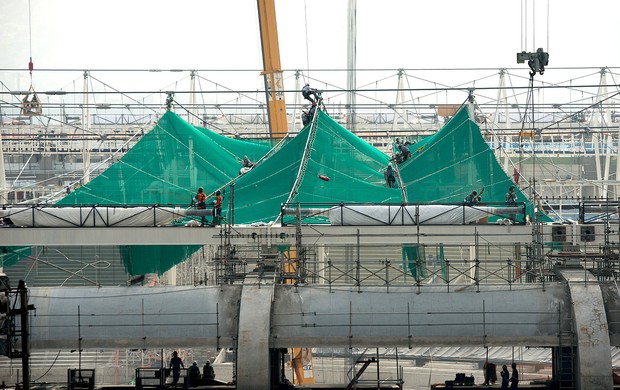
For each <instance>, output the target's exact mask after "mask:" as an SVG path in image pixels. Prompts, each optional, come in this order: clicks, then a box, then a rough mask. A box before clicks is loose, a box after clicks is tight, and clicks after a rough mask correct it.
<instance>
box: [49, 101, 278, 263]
mask: <svg viewBox="0 0 620 390" xmlns="http://www.w3.org/2000/svg"><path fill="white" fill-rule="evenodd" d="M270 148H271V147H270V146H269V145H266V144H264V143H256V142H251V141H246V140H238V139H231V138H228V137H225V136H222V135H219V134H216V133H214V132H212V131H210V130H207V129H204V128H197V127H194V126H191V125H190V124H188V123H187V122H185V121H184V120H183V119H181V118H180V117H179V116H178V115H176V114H175V113H173V112H170V111H169V112H166V113H165V114H164V115H163V116H162V117H161V118H160V119H159V121H158V122H157V124H156V125H155V126H154V127H153V129H152V130H151V131H149V132H148V133H146V134H145V135H144V136H143V137H142V139H141V140H140V141H139V142H137V143H136V145H135V146H134V147H132V148H131V149H130V150H129V151H128V152H127V153H126V154H125V155H124V156H123V157H122V158H121V159H120V160H118V161H116V162H115V163H114V164H113V165H112V166H110V167H109V168H108V169H106V170H105V172H103V173H102V174H101V175H99V176H97V177H96V178H94V179H93V180H92V181H90V182H89V183H86V184H85V185H83V186H81V187H79V188H77V189H76V190H75V191H73V192H72V193H71V194H69V195H67V196H66V197H65V198H64V199H62V200H60V201H59V202H58V204H59V205H92V204H100V205H119V204H121V205H139V204H140V205H144V204H146V205H152V204H164V205H165V204H172V205H180V206H189V205H190V204H191V200H192V197H193V196H194V195H195V193H196V190H197V188H198V187H201V186H202V187H204V189H205V192H206V193H207V194H211V193H213V192H214V191H215V190H217V189H219V188H220V187H221V186H222V185H224V184H225V183H227V182H229V181H230V180H231V179H233V178H235V177H237V175H238V174H239V170H240V168H241V161H242V160H243V157H244V156H247V157H248V158H249V159H250V160H253V161H256V160H258V159H259V158H261V157H262V156H263V155H265V154H266V153H267V152H268V151H269V150H270ZM199 248H200V246H197V245H193V246H184V245H183V246H181V245H179V246H166V245H159V246H126V247H122V248H121V253H122V254H123V262H124V264H125V267H126V269H127V271H128V272H129V273H130V274H132V275H139V274H144V273H151V272H154V273H159V274H161V273H163V272H165V271H167V270H168V269H170V268H171V267H173V266H174V265H176V264H178V263H180V262H181V261H183V260H185V259H187V258H188V257H189V256H190V255H191V254H192V253H193V252H195V251H197V250H198V249H199Z"/></svg>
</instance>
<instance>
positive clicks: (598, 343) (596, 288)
mask: <svg viewBox="0 0 620 390" xmlns="http://www.w3.org/2000/svg"><path fill="white" fill-rule="evenodd" d="M559 273H560V275H561V276H562V277H563V278H564V279H565V280H566V281H567V282H568V287H569V291H570V298H571V303H572V308H573V322H574V323H573V326H574V329H575V333H576V334H575V336H576V338H577V364H576V367H575V374H576V376H577V390H603V389H609V390H611V389H613V388H614V385H613V380H612V373H611V368H612V367H611V352H610V351H611V346H610V340H609V326H608V323H607V315H606V314H605V302H604V301H603V294H602V292H601V286H600V285H599V283H598V281H597V280H596V278H595V277H594V275H592V273H590V272H589V271H586V270H584V269H583V268H571V269H559Z"/></svg>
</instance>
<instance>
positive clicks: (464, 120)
mask: <svg viewBox="0 0 620 390" xmlns="http://www.w3.org/2000/svg"><path fill="white" fill-rule="evenodd" d="M470 107H471V106H470V105H464V106H463V107H462V108H461V109H460V110H459V111H458V112H457V113H456V114H455V115H454V117H452V118H451V119H450V121H449V122H448V123H447V124H446V125H445V126H444V127H443V128H441V130H439V131H438V132H437V133H435V134H433V135H431V136H429V137H426V138H423V139H422V140H420V141H419V142H417V143H415V144H413V145H410V146H409V148H410V151H411V158H410V159H408V160H407V161H405V162H403V163H401V164H400V165H399V170H400V176H401V179H402V182H403V185H404V186H405V188H406V189H407V197H408V200H409V203H415V202H421V203H460V202H462V201H463V200H464V199H465V197H466V196H467V195H468V194H470V193H471V192H472V191H477V192H480V191H481V189H482V188H484V193H483V194H482V202H504V201H505V199H506V198H505V196H506V193H507V192H508V188H509V187H510V186H512V185H514V183H513V181H512V178H510V177H509V176H508V175H507V174H506V172H505V171H504V170H503V169H502V167H501V166H500V164H499V162H498V161H497V158H496V157H495V154H494V152H493V150H491V149H490V148H489V146H488V144H487V143H486V141H485V140H484V138H483V137H482V134H481V132H480V127H479V126H478V125H477V124H476V123H475V122H473V121H472V120H471V119H470V118H471V115H470V113H469V109H470ZM515 187H516V186H515ZM516 193H517V202H525V203H526V208H527V210H528V214H530V215H531V212H532V206H531V204H530V203H529V201H528V198H527V197H526V196H525V195H524V194H523V193H522V192H521V191H519V190H518V188H517V189H516ZM541 218H543V219H544V220H545V221H550V220H551V219H550V218H548V217H546V216H544V215H543V216H541Z"/></svg>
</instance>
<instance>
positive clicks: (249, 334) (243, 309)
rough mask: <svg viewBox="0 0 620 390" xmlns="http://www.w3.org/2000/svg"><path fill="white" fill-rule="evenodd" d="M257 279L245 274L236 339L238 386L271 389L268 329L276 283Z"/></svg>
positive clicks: (258, 389) (239, 387) (241, 387)
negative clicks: (271, 283)
mask: <svg viewBox="0 0 620 390" xmlns="http://www.w3.org/2000/svg"><path fill="white" fill-rule="evenodd" d="M258 282H259V279H258V278H251V277H246V279H245V281H244V284H243V291H242V292H241V305H240V307H239V328H238V329H239V336H238V339H237V388H238V389H256V390H260V389H264V390H269V389H270V388H271V378H270V373H271V369H270V364H269V363H270V362H269V332H270V331H271V302H272V300H273V289H274V285H267V284H263V285H260V284H258Z"/></svg>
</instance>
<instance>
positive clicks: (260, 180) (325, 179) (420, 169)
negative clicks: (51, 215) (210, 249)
mask: <svg viewBox="0 0 620 390" xmlns="http://www.w3.org/2000/svg"><path fill="white" fill-rule="evenodd" d="M410 148H411V152H412V158H411V159H409V160H408V161H406V162H404V163H401V164H400V165H399V171H400V176H401V178H402V182H403V184H404V186H405V189H406V193H407V201H408V202H409V203H417V202H422V203H426V202H430V203H447V202H462V201H463V199H464V198H465V196H467V194H469V193H470V192H471V191H472V190H474V189H475V190H480V188H482V186H484V188H485V191H484V194H483V201H487V202H503V201H504V196H505V193H506V191H507V189H508V187H509V186H510V185H511V183H512V182H511V179H510V177H509V176H508V175H507V174H506V173H505V172H504V171H503V170H502V168H501V167H500V165H499V163H498V162H497V160H496V158H495V155H494V154H493V151H492V150H490V149H489V147H488V145H487V143H486V142H485V141H484V139H483V138H482V135H481V134H480V128H479V127H478V126H477V125H476V124H475V123H474V122H473V121H471V120H470V115H469V113H468V110H467V109H466V108H463V109H461V110H460V111H459V112H458V113H457V114H456V115H455V116H454V117H453V118H452V119H451V120H450V122H449V123H447V124H446V125H445V126H444V127H443V128H442V129H441V130H440V131H438V132H437V133H436V134H434V135H432V136H430V137H427V138H424V139H422V140H420V141H419V142H417V143H416V144H414V145H412V146H411V147H410ZM269 149H270V146H268V145H265V144H261V143H257V142H250V141H246V140H237V139H231V138H228V137H224V136H221V135H218V134H216V133H214V132H212V131H210V130H207V129H203V128H196V127H193V126H191V125H189V124H188V123H186V122H184V121H183V120H182V119H181V118H179V117H178V116H177V115H176V114H174V113H172V112H167V113H166V114H164V115H163V116H162V118H160V120H159V121H158V122H157V124H156V125H155V126H154V128H153V129H152V130H151V131H150V132H148V133H146V134H145V135H144V136H143V137H142V139H141V140H140V141H139V142H138V143H136V145H135V146H134V147H133V148H132V149H131V150H129V151H128V152H127V153H126V154H125V155H124V156H123V157H122V158H121V159H120V160H119V161H117V162H115V163H114V164H113V165H112V166H111V167H110V168H108V169H107V170H106V171H105V172H103V173H102V174H101V175H100V176H98V177H96V178H95V179H93V180H92V181H91V182H89V183H87V184H85V185H84V186H82V187H80V188H78V189H76V190H75V191H74V192H72V193H71V194H69V195H68V196H67V197H66V198H64V199H63V200H61V201H60V202H59V204H61V205H82V204H95V203H98V204H111V205H118V204H128V205H132V204H173V205H180V206H189V204H190V201H191V197H192V196H193V194H195V191H196V188H197V187H198V186H202V187H204V188H205V192H207V193H208V194H210V193H213V192H214V191H215V190H216V189H220V188H224V190H225V191H224V212H223V216H224V218H225V219H227V220H228V221H231V222H232V221H233V219H234V222H235V223H254V222H269V221H274V220H276V219H277V217H278V215H279V213H280V207H281V205H282V203H284V202H287V201H290V202H299V203H304V204H307V203H318V204H337V203H340V202H344V203H357V202H364V203H401V202H402V201H403V199H402V192H401V189H400V188H388V187H387V185H386V183H385V177H384V170H385V168H386V166H387V164H388V162H389V157H388V156H386V155H385V154H384V153H383V152H381V151H379V150H377V149H376V148H374V147H373V146H372V145H370V144H368V143H367V142H365V141H364V140H362V139H360V138H359V137H357V136H356V135H354V134H352V133H351V132H349V131H348V130H347V129H345V128H343V127H342V126H341V125H339V124H338V123H337V122H336V121H334V120H333V119H332V118H330V117H329V116H328V115H327V114H326V113H324V112H323V111H318V113H317V115H316V118H315V123H311V124H309V125H307V126H306V127H305V128H304V129H303V130H302V131H301V132H300V133H299V134H298V135H297V136H296V137H295V138H293V139H292V140H289V141H288V142H286V143H283V144H282V146H281V147H280V148H279V149H278V150H275V151H274V152H273V153H272V154H271V155H270V156H269V157H268V158H266V159H264V160H263V161H262V162H261V163H260V164H258V165H256V166H255V167H254V169H252V170H251V171H250V172H248V173H246V174H245V175H243V176H238V173H239V169H240V168H241V160H242V159H243V156H244V155H247V156H248V157H249V158H250V159H251V160H252V161H254V162H256V161H258V160H259V159H260V158H261V156H264V155H265V154H266V153H267V152H268V151H269ZM304 156H305V157H304ZM232 179H236V181H235V184H234V188H231V187H229V186H226V184H227V183H230V181H231V180H232ZM518 196H519V199H518V200H519V201H526V198H525V196H524V195H523V194H522V193H518ZM233 197H234V207H233V205H232V204H230V201H231V199H233ZM198 248H199V246H150V247H141V246H128V247H124V248H122V250H121V252H122V253H123V260H124V264H125V266H126V268H127V270H128V272H129V273H130V274H132V275H137V274H143V273H150V272H156V273H160V274H161V273H163V272H165V271H166V270H168V269H169V268H171V267H172V266H174V265H175V264H178V263H180V262H182V261H183V260H185V259H186V258H188V257H189V256H190V255H191V253H193V252H194V251H196V250H197V249H198Z"/></svg>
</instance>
